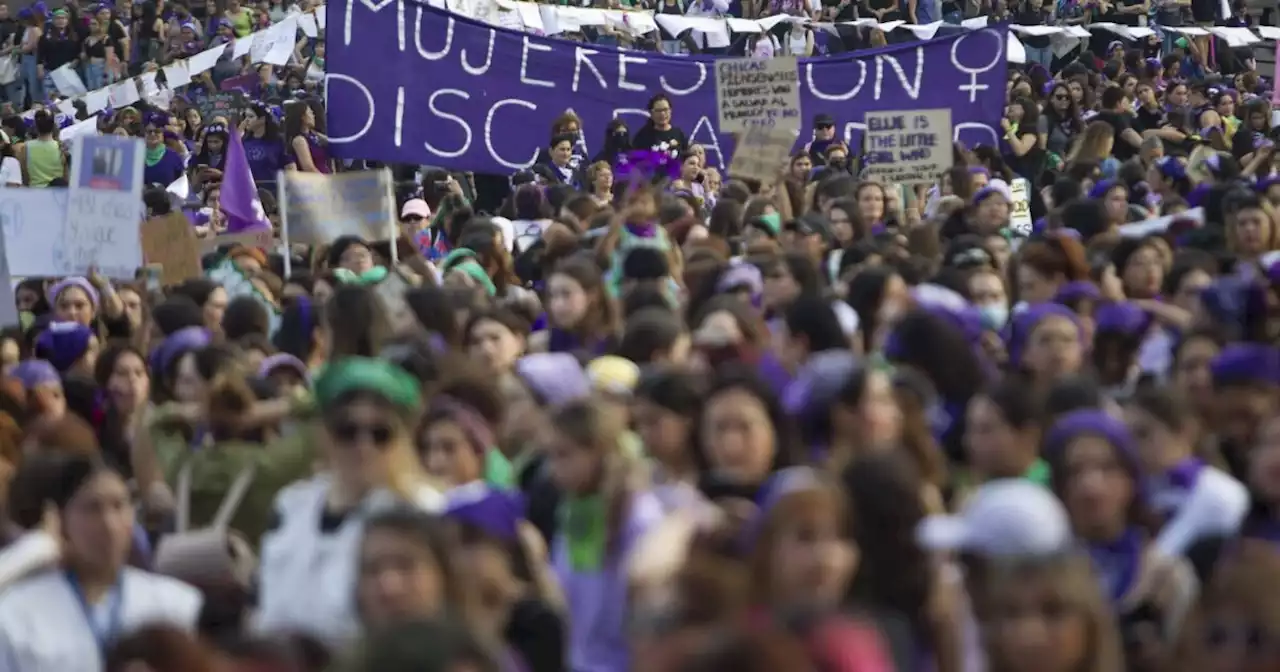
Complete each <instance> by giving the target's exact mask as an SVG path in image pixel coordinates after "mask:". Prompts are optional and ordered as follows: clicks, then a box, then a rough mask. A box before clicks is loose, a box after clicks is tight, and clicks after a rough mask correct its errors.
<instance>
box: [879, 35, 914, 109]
mask: <svg viewBox="0 0 1280 672" xmlns="http://www.w3.org/2000/svg"><path fill="white" fill-rule="evenodd" d="M915 52H916V76H915V81H912V82H908V81H907V73H906V72H905V71H904V70H903V69H902V63H900V62H899V61H898V58H897V57H896V56H893V55H892V54H876V90H875V100H880V87H881V84H883V83H884V64H885V63H888V64H889V67H890V68H893V71H894V72H895V73H896V74H897V75H898V81H900V82H902V88H903V90H904V91H906V92H907V96H909V97H910V98H911V100H919V99H920V80H921V78H922V77H923V76H924V47H916V49H915Z"/></svg>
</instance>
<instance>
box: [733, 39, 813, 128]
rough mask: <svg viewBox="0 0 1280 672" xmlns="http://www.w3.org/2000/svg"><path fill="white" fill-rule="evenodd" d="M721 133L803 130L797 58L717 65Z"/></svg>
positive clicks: (754, 60)
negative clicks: (759, 128)
mask: <svg viewBox="0 0 1280 672" xmlns="http://www.w3.org/2000/svg"><path fill="white" fill-rule="evenodd" d="M716 107H717V108H719V110H720V126H719V130H720V132H721V133H736V132H741V131H746V130H747V129H749V128H751V127H753V126H768V127H770V128H790V129H799V128H800V76H799V71H798V70H797V69H796V59H795V58H794V57H778V58H769V59H754V58H731V59H721V60H717V61H716Z"/></svg>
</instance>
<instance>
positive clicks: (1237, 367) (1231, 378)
mask: <svg viewBox="0 0 1280 672" xmlns="http://www.w3.org/2000/svg"><path fill="white" fill-rule="evenodd" d="M1209 370H1210V372H1211V374H1212V375H1213V385H1214V387H1215V388H1220V387H1224V386H1236V385H1250V384H1259V383H1260V384H1263V385H1280V353H1278V352H1277V351H1276V350H1275V348H1271V347H1269V346H1266V345H1262V344H1261V343H1231V344H1229V345H1227V347H1225V348H1223V349H1222V352H1220V353H1218V356H1217V357H1215V358H1214V359H1213V363H1212V364H1210V365H1209Z"/></svg>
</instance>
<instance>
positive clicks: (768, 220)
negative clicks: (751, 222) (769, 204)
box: [756, 212, 782, 238]
mask: <svg viewBox="0 0 1280 672" xmlns="http://www.w3.org/2000/svg"><path fill="white" fill-rule="evenodd" d="M756 219H758V220H760V223H761V224H764V225H765V228H767V229H769V234H770V235H772V236H773V237H774V238H777V237H778V236H780V235H782V215H779V214H778V213H776V212H770V213H769V214H767V215H760V216H759V217H757V218H756Z"/></svg>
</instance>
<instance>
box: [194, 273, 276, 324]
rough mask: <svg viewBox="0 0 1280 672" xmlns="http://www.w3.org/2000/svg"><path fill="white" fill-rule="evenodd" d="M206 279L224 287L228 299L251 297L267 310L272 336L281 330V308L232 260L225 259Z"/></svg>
mask: <svg viewBox="0 0 1280 672" xmlns="http://www.w3.org/2000/svg"><path fill="white" fill-rule="evenodd" d="M204 275H205V277H206V278H208V279H210V280H212V281H214V282H216V283H218V284H219V285H222V288H223V289H225V290H226V292H227V298H228V299H234V298H236V297H240V296H248V297H251V298H252V299H253V300H254V301H257V302H258V303H259V304H261V305H262V307H263V308H266V309H267V315H268V317H269V320H270V322H269V324H270V327H269V328H270V331H271V334H273V335H274V334H275V333H276V330H277V329H279V328H280V307H279V306H277V305H276V304H275V302H274V301H272V300H271V299H268V298H267V295H266V294H263V293H262V290H261V289H259V288H258V286H257V285H255V284H254V283H253V279H252V278H250V277H249V276H247V275H245V274H244V271H241V270H240V267H239V266H237V265H236V262H234V261H232V260H230V259H224V260H223V261H222V262H220V263H219V264H218V265H217V266H214V267H213V268H211V269H209V271H208V272H206V273H205V274H204Z"/></svg>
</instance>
